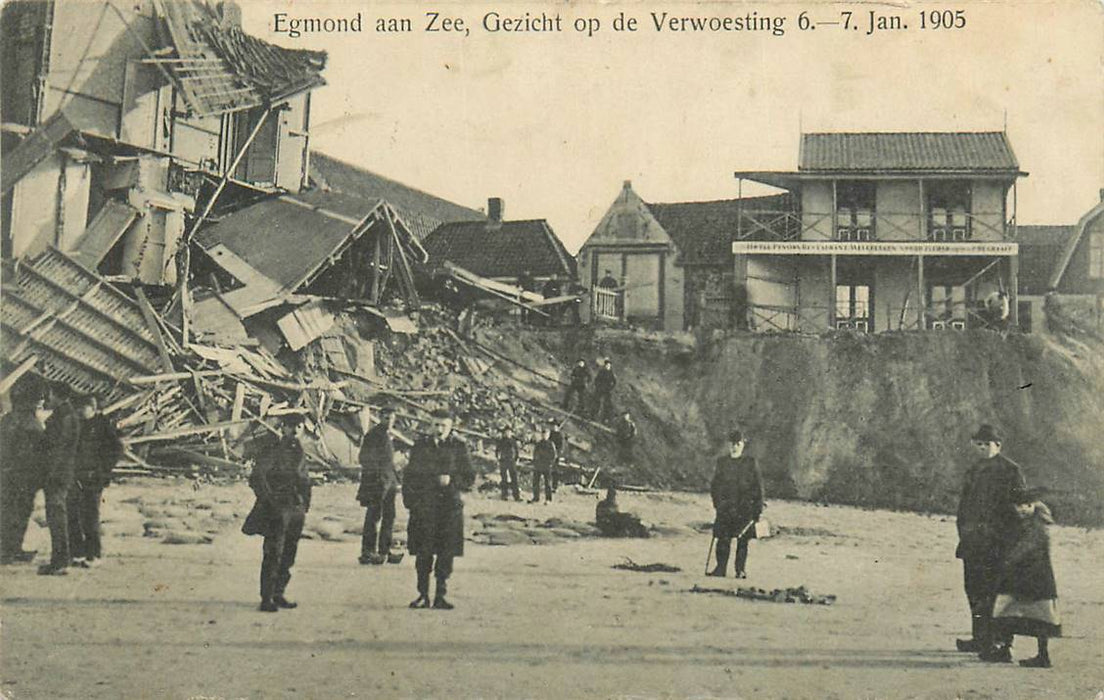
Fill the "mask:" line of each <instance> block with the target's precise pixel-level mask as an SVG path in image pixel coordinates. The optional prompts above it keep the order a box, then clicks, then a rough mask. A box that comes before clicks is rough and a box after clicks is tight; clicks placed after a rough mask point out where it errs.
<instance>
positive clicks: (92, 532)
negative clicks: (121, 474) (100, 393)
mask: <svg viewBox="0 0 1104 700" xmlns="http://www.w3.org/2000/svg"><path fill="white" fill-rule="evenodd" d="M74 403H75V405H76V408H77V413H78V414H79V415H80V417H81V426H80V439H79V442H78V444H77V468H76V474H75V478H74V480H73V487H72V488H71V489H70V490H69V502H68V510H69V549H70V550H71V554H72V555H73V557H74V561H75V562H76V563H79V564H83V565H84V566H90V565H92V564H94V563H95V562H96V561H98V560H99V559H100V557H102V556H103V548H102V546H101V542H100V501H101V500H102V499H103V490H104V488H105V487H107V485H108V484H110V483H111V472H112V470H113V469H115V464H116V463H118V461H119V458H120V457H121V456H122V455H123V443H122V441H121V440H120V439H119V432H118V430H116V429H115V423H114V422H113V421H111V419H109V418H108V417H107V416H105V415H104V414H102V413H100V411H99V407H98V406H97V404H96V397H95V396H91V395H87V396H82V397H78V398H77V400H76V401H75V402H74ZM78 560H82V561H78Z"/></svg>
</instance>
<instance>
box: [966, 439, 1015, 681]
mask: <svg viewBox="0 0 1104 700" xmlns="http://www.w3.org/2000/svg"><path fill="white" fill-rule="evenodd" d="M970 440H971V442H972V443H973V449H974V451H975V452H976V453H977V456H978V459H977V461H976V462H975V463H974V464H973V466H971V467H970V469H969V470H968V471H967V472H966V478H965V480H964V482H963V485H962V496H961V498H960V499H959V502H958V518H957V527H958V548H957V549H956V550H955V556H956V557H958V558H959V559H961V560H962V570H963V583H964V587H965V589H966V599H967V601H968V602H969V604H970V618H971V623H972V624H971V629H972V632H973V635H972V638H971V639H959V640H957V642H956V646H957V647H958V650H959V651H970V652H978V653H979V654H980V655H981V658H982V659H983V660H985V661H994V662H1010V661H1011V660H1012V649H1011V646H1012V639H1011V637H1009V636H1007V635H1002V634H997V633H996V632H995V630H993V629H991V627H992V626H991V619H992V615H993V603H994V601H995V600H996V595H997V590H996V588H997V578H998V575H999V572H1000V563H1001V560H1002V558H1003V557H1004V553H1005V551H1006V549H1007V546H1008V540H1009V536H1010V533H1013V532H1014V531H1015V529H1016V527H1017V524H1018V522H1017V517H1016V508H1015V499H1016V493H1017V492H1018V491H1019V490H1021V489H1023V488H1024V486H1025V484H1024V478H1023V474H1022V473H1021V472H1020V468H1019V466H1018V465H1017V464H1016V463H1015V462H1013V461H1012V460H1010V459H1008V458H1007V457H1005V456H1004V455H1002V454H1001V453H1000V452H1001V444H1002V442H1003V440H1002V437H1001V434H1000V433H999V432H998V431H997V429H996V428H994V427H993V426H992V425H988V424H983V425H982V426H981V427H980V428H978V431H977V432H976V433H974V435H973V437H971V438H970Z"/></svg>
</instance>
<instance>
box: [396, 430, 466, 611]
mask: <svg viewBox="0 0 1104 700" xmlns="http://www.w3.org/2000/svg"><path fill="white" fill-rule="evenodd" d="M474 480H475V472H474V471H473V470H472V465H471V458H470V457H469V455H468V447H467V445H465V444H464V443H463V441H461V440H460V439H459V438H457V437H456V436H455V435H453V433H452V417H451V416H450V415H449V414H448V413H446V412H444V411H435V412H434V414H433V432H432V434H430V435H423V436H422V437H420V438H419V439H418V440H417V441H416V442H415V443H414V447H413V448H412V449H411V451H410V462H409V463H408V464H407V467H406V472H405V474H404V475H403V492H402V494H403V505H404V506H406V508H407V510H409V511H410V520H409V522H408V523H407V533H406V534H407V537H406V540H407V542H406V544H407V549H408V550H409V551H410V553H411V554H413V555H414V557H415V559H414V568H415V569H416V570H417V573H418V597H417V598H416V599H415V600H414V602H412V603H411V604H410V607H411V608H415V609H420V608H428V607H430V602H429V575H430V573H433V574H434V575H435V577H436V579H437V591H436V595H435V596H434V599H433V607H434V608H435V609H438V610H452V608H453V605H452V603H450V602H448V601H447V600H446V599H445V594H446V593H447V591H448V578H449V576H450V575H451V574H452V564H453V559H454V558H455V557H460V556H463V555H464V501H463V499H462V498H461V496H460V492H461V491H463V490H467V489H470V488H471V486H472V483H473V482H474Z"/></svg>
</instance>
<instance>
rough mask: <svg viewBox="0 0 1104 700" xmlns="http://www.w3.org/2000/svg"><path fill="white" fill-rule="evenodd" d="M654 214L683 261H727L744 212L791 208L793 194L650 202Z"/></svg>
mask: <svg viewBox="0 0 1104 700" xmlns="http://www.w3.org/2000/svg"><path fill="white" fill-rule="evenodd" d="M646 206H647V207H648V210H649V211H651V212H652V216H654V217H655V218H656V221H658V222H659V225H660V226H662V227H663V230H664V231H666V232H667V235H669V236H670V237H671V240H673V241H674V242H675V245H676V246H677V247H678V250H679V262H680V263H681V264H683V265H695V264H697V265H726V264H728V262H729V261H731V258H732V240H733V238H734V237H735V236H736V231H737V218H738V217H739V216H740V213H741V212H743V214H744V215H754V213H756V212H762V211H772V212H774V211H777V212H779V215H781V214H782V213H783V212H790V211H792V210H793V207H794V198H793V196H792V195H790V194H774V195H766V196H763V197H744V198H742V199H722V200H716V201H711V202H672V203H666V204H663V203H646Z"/></svg>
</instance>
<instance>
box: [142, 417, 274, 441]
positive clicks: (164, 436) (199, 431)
mask: <svg viewBox="0 0 1104 700" xmlns="http://www.w3.org/2000/svg"><path fill="white" fill-rule="evenodd" d="M252 420H253V419H251V418H249V419H242V420H236V421H234V420H230V421H223V422H221V423H212V424H211V425H197V426H192V427H188V428H180V429H177V430H169V431H166V432H163V433H152V434H149V435H138V436H135V437H130V438H123V444H124V445H137V444H139V443H143V442H157V441H160V440H175V439H176V438H179V437H187V436H189V435H204V434H207V433H213V432H216V431H219V430H225V429H227V428H232V427H234V426H236V425H243V424H245V423H250V422H252Z"/></svg>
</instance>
